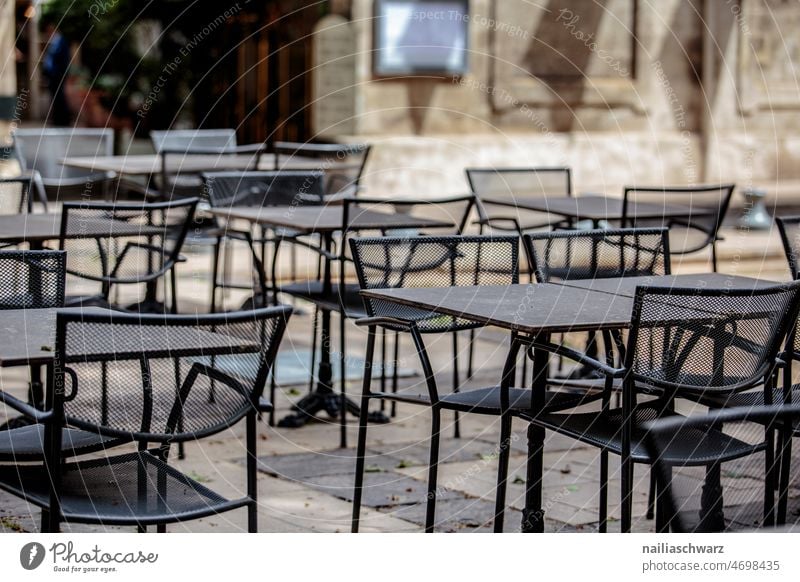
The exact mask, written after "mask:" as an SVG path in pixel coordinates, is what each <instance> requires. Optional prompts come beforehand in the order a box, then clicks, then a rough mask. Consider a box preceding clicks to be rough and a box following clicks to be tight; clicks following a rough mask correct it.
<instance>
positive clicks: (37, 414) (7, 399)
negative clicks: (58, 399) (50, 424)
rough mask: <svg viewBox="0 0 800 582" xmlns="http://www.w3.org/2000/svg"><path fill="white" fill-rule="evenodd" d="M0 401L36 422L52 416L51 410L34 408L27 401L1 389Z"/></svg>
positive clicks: (46, 419) (45, 420) (44, 420)
mask: <svg viewBox="0 0 800 582" xmlns="http://www.w3.org/2000/svg"><path fill="white" fill-rule="evenodd" d="M0 402H2V403H3V404H5V405H7V406H10V407H11V408H13V409H14V410H17V411H19V412H21V413H22V414H24V415H25V416H29V417H31V418H33V419H34V420H35V421H36V422H40V423H41V422H47V421H48V420H50V418H51V417H52V416H53V412H52V411H51V410H48V411H44V410H39V409H38V408H34V407H33V406H31V405H30V404H28V403H27V402H23V401H22V400H20V399H19V398H15V397H14V396H11V394H9V393H7V392H4V391H2V390H0Z"/></svg>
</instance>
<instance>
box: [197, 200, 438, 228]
mask: <svg viewBox="0 0 800 582" xmlns="http://www.w3.org/2000/svg"><path fill="white" fill-rule="evenodd" d="M208 212H209V213H211V214H214V215H216V216H219V217H221V218H225V219H228V220H231V219H234V220H246V221H249V222H253V223H256V224H264V225H269V226H277V227H283V228H291V229H294V230H297V231H301V232H316V233H325V232H327V233H330V232H336V231H339V230H342V206H340V205H327V206H273V207H268V208H259V207H238V206H233V207H230V208H211V209H209V210H208ZM452 226H453V223H452V222H447V221H442V220H435V219H430V218H423V217H420V216H413V215H409V214H402V213H397V214H390V213H387V212H377V211H374V210H361V209H359V210H358V211H354V212H353V213H352V216H351V220H350V224H349V227H350V228H352V229H363V230H373V229H374V230H377V229H394V228H448V227H452Z"/></svg>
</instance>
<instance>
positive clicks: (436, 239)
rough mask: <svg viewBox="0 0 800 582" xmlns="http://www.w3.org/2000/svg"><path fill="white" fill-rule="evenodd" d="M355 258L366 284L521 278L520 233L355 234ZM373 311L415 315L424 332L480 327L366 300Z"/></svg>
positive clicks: (463, 282) (446, 283) (451, 283)
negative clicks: (472, 234)
mask: <svg viewBox="0 0 800 582" xmlns="http://www.w3.org/2000/svg"><path fill="white" fill-rule="evenodd" d="M350 245H351V250H352V253H353V260H354V263H355V267H356V272H357V273H358V280H359V284H360V285H361V288H362V289H387V288H400V287H431V288H433V287H452V286H466V285H510V284H515V283H518V282H519V256H518V254H519V250H518V249H519V241H518V239H517V237H516V236H497V237H493V236H419V237H408V238H404V237H383V238H354V239H351V240H350ZM364 303H365V307H366V310H367V313H368V314H369V315H370V316H372V317H376V316H378V317H380V316H382V317H396V318H399V319H403V320H406V321H415V322H417V325H418V327H419V330H420V331H422V332H447V331H458V330H462V329H472V328H474V327H476V325H475V323H474V322H470V321H466V320H462V319H458V318H454V317H450V316H446V315H437V314H432V313H430V312H428V311H425V310H420V309H415V308H411V307H404V306H401V305H397V304H395V303H390V302H385V301H378V300H374V299H366V298H365V300H364Z"/></svg>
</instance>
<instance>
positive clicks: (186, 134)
mask: <svg viewBox="0 0 800 582" xmlns="http://www.w3.org/2000/svg"><path fill="white" fill-rule="evenodd" d="M150 140H151V141H152V143H153V148H154V149H155V151H156V154H158V155H159V157H160V158H161V171H160V173H159V176H158V184H157V187H156V190H157V191H158V192H159V195H160V197H161V198H162V199H163V200H171V199H172V198H186V197H193V196H200V193H201V191H202V188H203V182H202V180H201V178H200V176H199V175H198V173H197V172H184V171H181V172H177V173H176V172H170V170H169V160H170V159H172V160H181V161H182V160H184V159H187V158H191V157H193V156H211V157H214V156H217V157H220V158H224V157H226V156H250V159H249V160H248V163H247V165H248V167H247V168H246V169H249V170H257V169H258V166H259V163H260V161H261V156H262V155H263V154H264V153H266V151H267V147H266V145H265V144H263V143H257V144H249V145H237V142H236V130H235V129H166V130H153V131H151V132H150Z"/></svg>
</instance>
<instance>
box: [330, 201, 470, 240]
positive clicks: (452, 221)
mask: <svg viewBox="0 0 800 582" xmlns="http://www.w3.org/2000/svg"><path fill="white" fill-rule="evenodd" d="M342 204H343V206H344V210H343V213H342V217H343V224H342V229H343V232H345V234H347V235H352V236H362V235H364V234H366V233H364V231H363V230H359V229H358V217H359V215H360V214H362V213H369V212H381V213H388V214H401V215H406V216H411V217H417V218H425V219H427V220H431V221H436V222H438V223H440V224H441V225H442V226H431V227H429V228H427V229H424V232H421V231H420V230H418V229H406V228H401V227H395V228H387V229H384V230H383V231H382V232H381V234H382V235H384V236H388V235H404V236H419V235H421V234H461V233H462V232H463V231H464V229H465V228H466V226H467V223H468V221H469V217H470V215H471V214H472V209H473V207H474V206H475V197H474V196H472V195H469V196H454V197H449V198H435V199H410V198H404V199H385V198H364V197H358V198H346V199H344V200H343V202H342Z"/></svg>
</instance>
